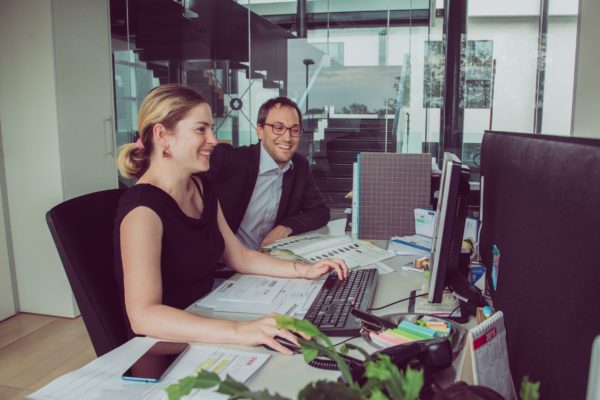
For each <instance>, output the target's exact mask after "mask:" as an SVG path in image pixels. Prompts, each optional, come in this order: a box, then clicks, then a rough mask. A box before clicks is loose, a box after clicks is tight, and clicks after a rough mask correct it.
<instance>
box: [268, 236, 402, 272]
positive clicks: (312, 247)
mask: <svg viewBox="0 0 600 400" xmlns="http://www.w3.org/2000/svg"><path fill="white" fill-rule="evenodd" d="M264 249H266V250H277V251H285V252H288V253H291V254H293V255H295V256H296V257H299V258H301V259H302V260H304V261H305V262H308V263H315V262H317V261H320V260H323V259H325V258H339V259H342V260H344V262H345V263H346V265H347V266H348V268H354V267H356V266H364V265H367V264H372V263H375V262H377V261H382V260H385V259H388V258H391V257H394V255H395V254H394V253H393V252H391V251H388V250H384V249H381V248H379V247H377V246H375V245H372V244H370V243H367V242H364V241H362V240H355V239H352V238H351V237H348V236H327V235H321V234H319V233H315V234H309V235H304V236H293V237H289V238H287V239H283V240H278V241H276V242H275V243H273V244H272V245H270V246H267V247H265V248H264Z"/></svg>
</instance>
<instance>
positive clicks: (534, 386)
mask: <svg viewBox="0 0 600 400" xmlns="http://www.w3.org/2000/svg"><path fill="white" fill-rule="evenodd" d="M519 398H520V399H521V400H538V399H539V398H540V383H539V382H535V383H533V382H531V381H530V380H529V376H527V375H526V376H524V377H523V380H522V381H521V390H520V392H519Z"/></svg>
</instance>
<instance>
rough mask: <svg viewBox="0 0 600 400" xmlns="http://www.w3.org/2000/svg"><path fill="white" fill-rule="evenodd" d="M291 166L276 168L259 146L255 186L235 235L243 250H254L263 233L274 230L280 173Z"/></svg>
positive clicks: (281, 178) (271, 159)
mask: <svg viewBox="0 0 600 400" xmlns="http://www.w3.org/2000/svg"><path fill="white" fill-rule="evenodd" d="M292 167H293V163H292V160H290V161H288V162H287V164H285V165H284V167H283V168H279V166H278V165H277V163H276V162H275V161H274V160H273V158H272V157H271V155H270V154H269V153H267V151H266V150H265V148H264V147H263V146H262V144H261V146H260V165H259V168H258V177H257V178H256V185H254V191H253V192H252V197H251V198H250V203H249V204H248V208H247V209H246V214H244V219H242V223H241V224H240V227H239V228H238V231H237V235H236V236H237V237H238V239H239V240H240V241H241V242H242V244H243V245H245V246H246V247H248V248H251V249H258V248H259V247H260V243H261V242H262V240H263V239H264V237H265V236H266V235H267V233H269V232H270V231H271V230H272V229H273V228H274V227H275V218H276V217H277V210H278V209H279V202H280V200H281V188H282V186H283V174H285V173H286V172H287V171H288V170H289V169H290V168H292Z"/></svg>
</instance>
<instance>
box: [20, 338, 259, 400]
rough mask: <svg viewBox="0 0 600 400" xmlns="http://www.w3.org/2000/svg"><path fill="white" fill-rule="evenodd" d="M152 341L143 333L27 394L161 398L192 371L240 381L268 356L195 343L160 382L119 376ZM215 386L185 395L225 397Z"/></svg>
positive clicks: (48, 398) (47, 399)
mask: <svg viewBox="0 0 600 400" xmlns="http://www.w3.org/2000/svg"><path fill="white" fill-rule="evenodd" d="M156 341H157V340H156V339H151V338H147V337H136V338H134V339H132V340H130V341H129V342H127V343H125V344H124V345H122V346H121V347H119V348H118V349H115V350H113V351H111V352H110V353H107V354H105V355H103V356H102V357H100V358H97V359H95V360H94V361H92V362H90V363H89V364H87V365H86V366H84V367H82V368H80V369H78V370H76V371H73V372H69V373H68V374H65V375H63V376H61V377H60V378H58V379H56V380H54V381H52V382H50V383H49V384H48V385H46V386H45V387H43V388H42V389H40V390H38V391H37V392H35V393H33V394H30V395H29V396H28V397H29V398H31V399H40V400H80V399H111V400H131V399H150V400H164V399H166V398H167V393H166V392H165V388H166V387H167V386H169V385H171V384H172V383H176V382H177V381H178V380H179V379H182V378H184V377H186V376H188V375H191V374H192V373H194V372H195V371H198V370H200V369H205V370H208V371H212V372H215V373H216V374H218V375H219V377H221V379H225V377H226V376H227V375H230V376H231V377H232V378H234V379H236V380H238V381H240V382H245V381H247V380H248V379H249V378H250V377H251V376H252V375H254V373H256V371H258V370H259V369H260V367H262V366H263V365H264V363H265V362H266V361H267V360H268V359H269V357H270V355H269V354H263V353H257V352H250V351H239V350H233V349H225V348H219V347H213V346H205V345H196V344H195V345H192V346H191V347H190V349H189V350H188V351H187V352H186V353H185V354H184V355H183V357H182V358H181V359H179V360H178V361H177V362H176V364H175V365H174V366H173V368H172V369H171V370H170V371H169V372H168V373H167V374H166V375H165V377H164V378H163V379H162V380H161V381H160V382H157V383H145V382H132V381H124V380H123V379H121V375H122V374H123V372H124V371H125V370H126V369H127V368H129V367H130V366H131V364H133V363H134V361H135V360H137V359H138V358H139V357H140V356H141V355H142V354H143V353H144V352H145V351H146V350H148V349H149V348H150V346H152V345H153V344H154V343H155V342H156ZM215 389H216V388H213V389H205V390H193V391H192V392H191V393H190V395H189V396H187V397H186V399H207V400H226V399H227V398H229V396H227V395H225V394H221V393H216V392H215Z"/></svg>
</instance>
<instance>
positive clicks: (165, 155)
mask: <svg viewBox="0 0 600 400" xmlns="http://www.w3.org/2000/svg"><path fill="white" fill-rule="evenodd" d="M170 155H171V152H170V151H169V145H166V146H165V147H164V148H163V151H162V156H163V157H164V158H167V157H169V156H170Z"/></svg>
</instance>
